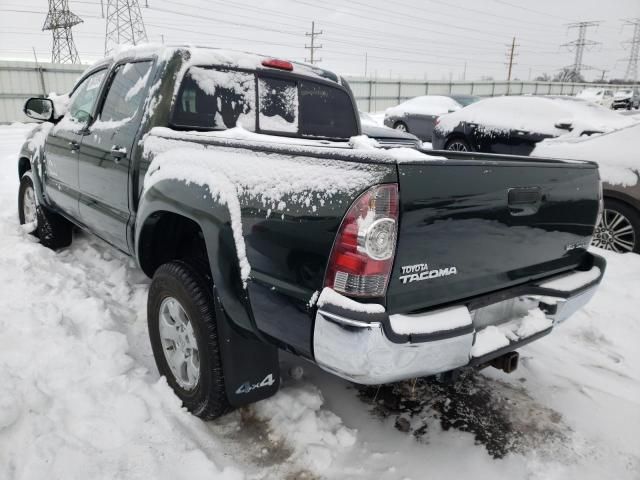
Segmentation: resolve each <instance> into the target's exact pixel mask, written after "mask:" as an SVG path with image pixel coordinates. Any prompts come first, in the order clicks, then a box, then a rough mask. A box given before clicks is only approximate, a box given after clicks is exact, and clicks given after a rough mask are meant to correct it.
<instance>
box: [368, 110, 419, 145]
mask: <svg viewBox="0 0 640 480" xmlns="http://www.w3.org/2000/svg"><path fill="white" fill-rule="evenodd" d="M359 113H360V125H361V127H362V133H363V134H364V135H366V136H367V137H370V138H373V139H374V140H376V141H377V142H378V143H379V144H380V146H382V147H385V148H392V147H408V148H420V147H421V146H422V142H421V141H420V139H419V138H418V137H416V136H415V135H412V134H411V133H408V132H403V131H400V130H397V129H394V128H389V127H385V126H382V125H379V124H378V123H377V122H376V121H375V119H374V118H373V117H372V116H371V115H369V114H368V113H366V112H359Z"/></svg>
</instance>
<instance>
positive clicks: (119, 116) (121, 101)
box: [100, 61, 151, 127]
mask: <svg viewBox="0 0 640 480" xmlns="http://www.w3.org/2000/svg"><path fill="white" fill-rule="evenodd" d="M150 73H151V62H150V61H145V62H135V63H127V64H125V65H120V66H118V67H117V68H116V70H115V73H114V74H113V75H112V76H111V78H112V80H111V85H110V86H109V91H108V93H107V97H106V98H105V100H104V104H103V105H102V112H101V113H100V121H101V122H113V123H112V124H111V126H112V127H115V126H117V125H119V124H125V123H127V122H129V121H130V120H132V119H133V118H134V117H135V116H136V114H137V113H138V109H139V108H140V106H141V105H142V103H143V100H144V93H145V86H146V85H147V81H148V80H149V75H150Z"/></svg>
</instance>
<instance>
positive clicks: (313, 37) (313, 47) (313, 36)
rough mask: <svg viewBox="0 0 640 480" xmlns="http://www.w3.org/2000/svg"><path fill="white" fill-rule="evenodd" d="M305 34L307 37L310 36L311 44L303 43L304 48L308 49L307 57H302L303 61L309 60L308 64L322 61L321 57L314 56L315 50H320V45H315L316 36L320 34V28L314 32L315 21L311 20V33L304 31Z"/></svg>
mask: <svg viewBox="0 0 640 480" xmlns="http://www.w3.org/2000/svg"><path fill="white" fill-rule="evenodd" d="M305 35H306V36H307V37H311V45H307V44H306V43H305V45H304V48H306V49H307V50H309V51H310V55H309V57H310V58H309V59H306V58H305V59H304V61H305V62H309V63H310V64H312V65H313V64H314V63H319V62H321V61H322V59H321V58H316V57H315V51H316V50H320V49H321V48H322V45H316V37H318V36H320V35H322V30H320V31H319V32H316V22H311V33H309V32H306V33H305Z"/></svg>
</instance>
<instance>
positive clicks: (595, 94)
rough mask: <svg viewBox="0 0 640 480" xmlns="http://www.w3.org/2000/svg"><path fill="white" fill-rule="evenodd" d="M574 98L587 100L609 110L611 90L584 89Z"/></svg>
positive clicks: (611, 100)
mask: <svg viewBox="0 0 640 480" xmlns="http://www.w3.org/2000/svg"><path fill="white" fill-rule="evenodd" d="M576 98H580V99H582V100H587V101H589V102H592V103H595V104H597V105H601V106H603V107H605V108H611V104H612V103H613V90H609V89H607V88H585V89H584V90H582V91H581V92H580V93H578V94H577V95H576Z"/></svg>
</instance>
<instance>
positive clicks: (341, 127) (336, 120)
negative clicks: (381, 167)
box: [300, 80, 358, 138]
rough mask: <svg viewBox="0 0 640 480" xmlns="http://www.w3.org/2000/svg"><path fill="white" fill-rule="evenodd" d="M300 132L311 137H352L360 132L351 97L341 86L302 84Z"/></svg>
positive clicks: (308, 82) (305, 82) (307, 82)
mask: <svg viewBox="0 0 640 480" xmlns="http://www.w3.org/2000/svg"><path fill="white" fill-rule="evenodd" d="M300 127H301V128H300V133H302V135H305V136H311V137H330V138H349V137H352V136H354V135H357V134H358V124H357V122H356V116H355V109H354V108H353V104H352V103H351V98H350V97H349V95H347V93H346V92H345V91H343V90H340V89H339V88H334V87H330V86H327V85H324V84H320V83H316V82H311V81H306V80H305V81H303V82H301V84H300Z"/></svg>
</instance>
